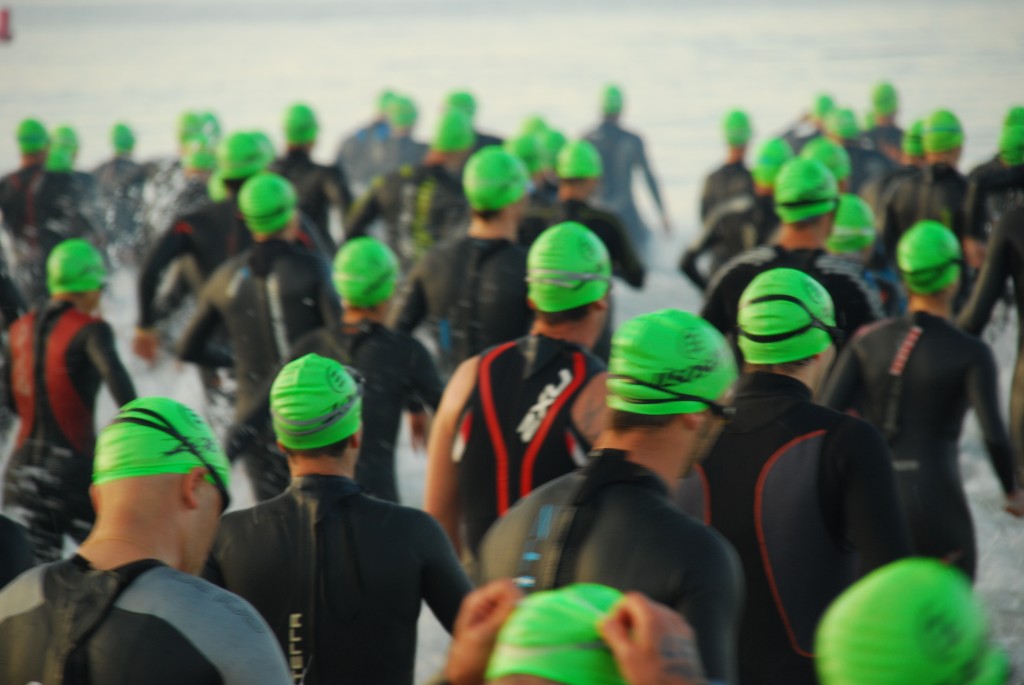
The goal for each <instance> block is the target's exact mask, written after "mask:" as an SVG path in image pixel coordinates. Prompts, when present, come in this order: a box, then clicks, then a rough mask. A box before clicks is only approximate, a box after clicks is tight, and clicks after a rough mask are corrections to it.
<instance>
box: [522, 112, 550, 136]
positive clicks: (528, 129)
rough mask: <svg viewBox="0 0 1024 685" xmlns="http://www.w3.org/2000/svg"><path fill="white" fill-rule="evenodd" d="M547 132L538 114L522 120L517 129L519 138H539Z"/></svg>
mask: <svg viewBox="0 0 1024 685" xmlns="http://www.w3.org/2000/svg"><path fill="white" fill-rule="evenodd" d="M547 130H548V124H547V122H546V121H544V118H543V117H541V116H540V115H539V114H533V115H530V116H528V117H526V118H525V119H523V123H522V125H521V126H520V127H519V134H520V135H521V136H530V135H532V136H540V135H542V134H543V133H544V132H546V131H547Z"/></svg>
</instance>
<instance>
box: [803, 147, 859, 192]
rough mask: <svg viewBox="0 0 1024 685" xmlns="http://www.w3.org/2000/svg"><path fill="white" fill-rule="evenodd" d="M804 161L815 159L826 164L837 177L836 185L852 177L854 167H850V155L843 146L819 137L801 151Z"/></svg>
mask: <svg viewBox="0 0 1024 685" xmlns="http://www.w3.org/2000/svg"><path fill="white" fill-rule="evenodd" d="M800 157H801V158H802V159H814V160H817V161H819V162H821V163H822V164H824V165H825V166H826V167H827V168H828V170H829V171H831V172H832V175H833V176H835V177H836V183H842V182H843V181H845V180H846V179H848V178H849V177H850V173H851V171H852V169H853V167H852V166H851V165H850V153H848V152H847V151H846V148H844V147H843V146H842V145H840V144H839V143H837V142H836V141H834V140H832V139H831V138H826V137H825V136H819V137H818V138H815V139H814V140H812V141H810V142H808V143H807V144H806V145H804V149H803V150H801V151H800Z"/></svg>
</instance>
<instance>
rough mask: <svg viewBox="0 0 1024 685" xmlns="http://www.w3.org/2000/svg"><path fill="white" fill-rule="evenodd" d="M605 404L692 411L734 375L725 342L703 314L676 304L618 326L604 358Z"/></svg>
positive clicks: (653, 412) (658, 412) (635, 410)
mask: <svg viewBox="0 0 1024 685" xmlns="http://www.w3.org/2000/svg"><path fill="white" fill-rule="evenodd" d="M608 373H609V375H608V406H609V407H611V408H612V409H618V410H619V411H624V412H629V413H631V414H645V415H649V416H663V415H666V414H694V413H697V412H702V411H705V410H707V409H708V408H709V404H708V403H709V402H714V401H716V400H717V399H718V398H719V397H721V396H722V393H724V392H725V391H726V389H727V388H728V387H729V386H730V385H732V384H733V382H735V380H736V376H737V373H736V357H735V355H734V354H733V352H732V349H731V348H730V347H729V343H727V342H726V340H725V338H724V337H722V334H721V333H719V332H718V330H717V329H716V328H715V327H714V326H712V325H711V324H709V323H708V322H707V321H705V320H704V319H702V318H700V317H699V316H696V315H694V314H690V313H689V312H684V311H680V310H678V309H662V310H660V311H656V312H651V313H648V314H641V315H640V316H638V317H636V318H634V319H630V320H629V321H627V322H626V323H624V324H622V325H621V326H619V329H618V330H617V331H615V335H614V337H613V338H612V354H611V359H610V361H609V363H608Z"/></svg>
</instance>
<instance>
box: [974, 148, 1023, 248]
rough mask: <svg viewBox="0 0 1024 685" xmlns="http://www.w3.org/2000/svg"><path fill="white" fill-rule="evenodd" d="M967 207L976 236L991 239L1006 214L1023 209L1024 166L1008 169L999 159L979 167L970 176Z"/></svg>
mask: <svg viewBox="0 0 1024 685" xmlns="http://www.w3.org/2000/svg"><path fill="white" fill-rule="evenodd" d="M964 203H965V205H964V213H965V215H966V220H967V225H968V226H970V227H971V231H972V232H973V234H975V235H984V236H988V235H989V234H991V233H992V231H993V229H994V227H995V225H996V224H997V223H998V222H999V219H1000V218H1002V216H1003V215H1004V214H1006V213H1007V212H1009V211H1010V210H1012V209H1016V208H1017V207H1024V165H1017V166H1015V167H1006V166H1004V165H1003V164H1002V162H1000V161H999V160H998V159H997V160H995V163H993V162H989V163H987V164H982V165H980V166H978V167H977V168H975V169H974V170H973V171H971V173H970V174H968V176H967V197H966V199H965V200H964Z"/></svg>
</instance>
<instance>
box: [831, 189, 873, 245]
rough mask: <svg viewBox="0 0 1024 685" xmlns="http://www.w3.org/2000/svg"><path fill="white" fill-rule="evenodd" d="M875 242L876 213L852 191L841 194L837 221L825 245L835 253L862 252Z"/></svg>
mask: <svg viewBox="0 0 1024 685" xmlns="http://www.w3.org/2000/svg"><path fill="white" fill-rule="evenodd" d="M874 242H875V215H874V213H873V212H872V211H871V206H870V205H868V203H867V202H865V201H864V200H862V199H860V198H859V197H857V196H856V195H853V194H851V193H843V194H842V195H840V196H839V209H837V210H836V223H835V225H834V226H833V227H832V235H830V236H829V238H828V242H826V243H825V247H826V248H827V249H828V251H829V252H832V253H834V254H848V253H851V252H860V251H861V250H863V249H864V248H865V247H867V246H869V245H871V244H873V243H874Z"/></svg>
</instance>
